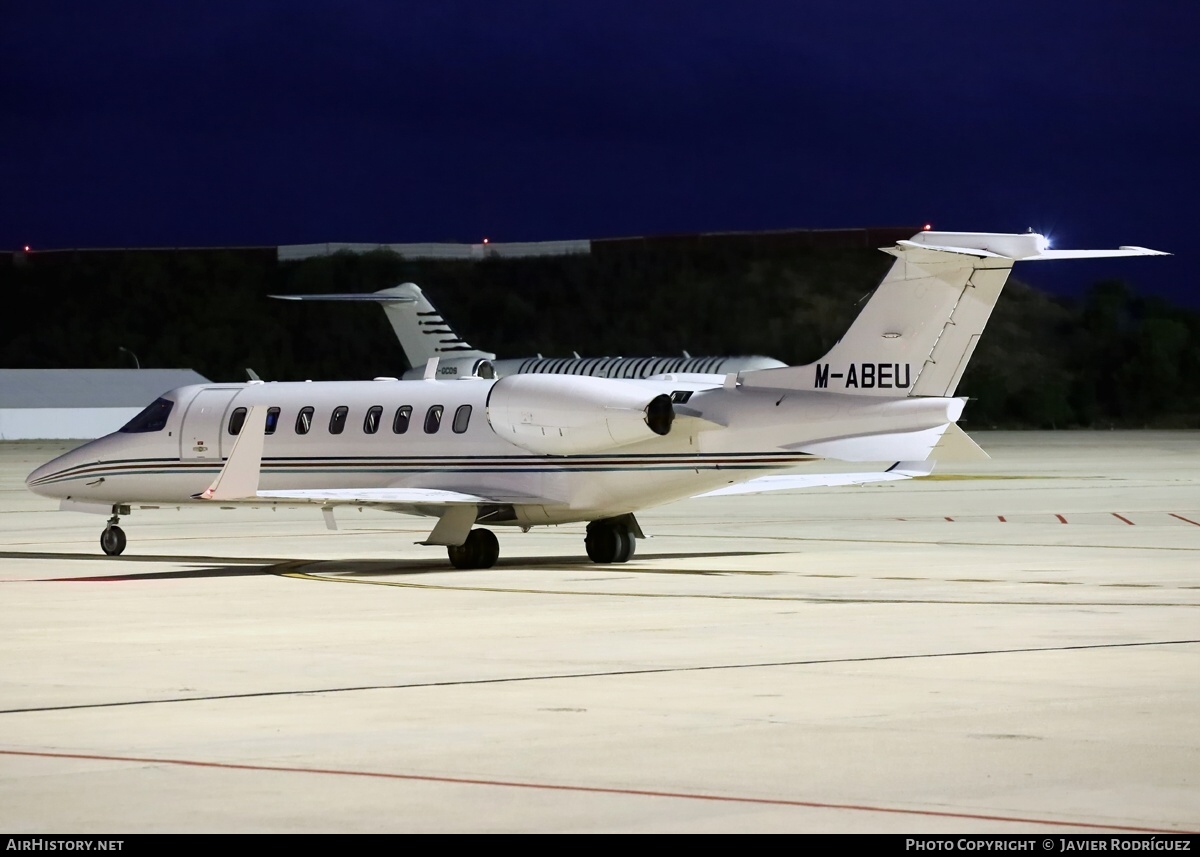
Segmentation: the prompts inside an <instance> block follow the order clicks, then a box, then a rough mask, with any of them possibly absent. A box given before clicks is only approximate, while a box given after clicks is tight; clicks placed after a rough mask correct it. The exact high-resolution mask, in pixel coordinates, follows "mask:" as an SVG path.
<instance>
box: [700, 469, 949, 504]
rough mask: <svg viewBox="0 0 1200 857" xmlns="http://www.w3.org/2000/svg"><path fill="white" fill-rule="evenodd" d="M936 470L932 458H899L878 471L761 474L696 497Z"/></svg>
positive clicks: (818, 485) (899, 476) (885, 479)
mask: <svg viewBox="0 0 1200 857" xmlns="http://www.w3.org/2000/svg"><path fill="white" fill-rule="evenodd" d="M932 472H933V462H932V461H897V462H896V463H895V464H893V465H892V466H891V467H889V468H888V469H887V470H884V471H882V472H878V473H795V474H787V473H785V474H782V475H779V476H760V477H759V478H758V479H751V480H750V481H749V482H742V483H740V484H738V485H730V486H729V487H727V488H718V489H716V490H715V491H708V492H705V493H704V494H697V495H695V496H696V497H728V496H730V495H732V494H762V493H764V492H766V491H788V490H791V489H794V488H828V487H832V486H835V485H865V484H866V483H868V482H895V481H897V480H900V479H912V478H914V477H916V476H928V475H929V474H930V473H932Z"/></svg>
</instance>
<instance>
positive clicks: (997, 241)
mask: <svg viewBox="0 0 1200 857" xmlns="http://www.w3.org/2000/svg"><path fill="white" fill-rule="evenodd" d="M881 249H883V252H885V253H889V254H891V255H892V256H895V257H896V261H895V263H894V264H893V265H892V268H891V270H890V271H888V274H887V276H886V277H884V279H883V282H882V283H880V285H879V288H878V289H876V291H875V293H874V294H873V295H872V296H871V299H870V300H869V301H868V302H867V305H866V306H865V307H863V310H862V312H861V313H860V314H859V316H858V318H856V319H855V320H854V323H853V324H852V325H850V329H849V330H847V331H846V334H845V335H844V336H843V337H842V338H841V339H840V340H839V341H838V342H837V344H836V345H834V346H833V348H832V349H830V351H829V353H828V354H826V355H825V356H824V357H822V358H821V359H820V360H818V361H817V362H815V363H810V364H808V365H806V366H792V367H787V368H784V369H763V370H760V371H757V372H748V373H746V374H745V375H744V376H743V377H742V379H741V380H742V383H743V384H744V385H746V386H750V387H772V388H776V389H786V390H824V391H828V392H836V393H852V394H857V395H863V396H889V397H901V396H952V395H954V391H955V389H956V388H957V387H958V382H959V380H960V379H961V378H962V374H963V372H964V371H965V370H966V368H967V363H968V361H969V360H970V359H971V355H972V353H973V352H974V351H975V346H976V344H977V343H978V342H979V337H980V334H982V333H983V328H984V326H985V325H986V324H987V321H988V318H989V317H990V316H991V314H992V308H993V307H994V306H995V305H996V301H997V300H998V299H999V297H1000V292H1001V290H1002V289H1003V288H1004V283H1005V282H1006V281H1007V280H1008V274H1009V272H1010V271H1011V270H1012V266H1013V263H1015V262H1022V261H1040V260H1050V259H1082V258H1091V257H1099V256H1159V255H1166V254H1164V253H1160V252H1159V251H1157V250H1147V249H1146V248H1144V247H1121V248H1120V249H1118V250H1051V249H1049V242H1048V241H1047V240H1046V238H1045V236H1043V235H1039V234H1037V233H1035V232H1029V233H1024V234H1003V233H988V232H920V233H918V234H916V235H914V236H913V237H912V239H911V240H909V241H901V242H899V243H898V244H897V245H896V246H895V247H885V248H881Z"/></svg>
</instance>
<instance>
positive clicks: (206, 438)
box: [179, 387, 241, 461]
mask: <svg viewBox="0 0 1200 857" xmlns="http://www.w3.org/2000/svg"><path fill="white" fill-rule="evenodd" d="M239 392H241V388H240V387H216V388H209V389H207V390H201V391H200V392H199V393H197V394H196V397H195V398H194V399H192V401H191V402H190V403H189V404H188V409H187V413H186V414H185V415H184V417H183V428H182V430H181V431H180V432H179V458H180V460H181V461H196V460H204V459H210V458H211V459H215V460H217V461H220V459H221V432H222V431H223V430H224V428H225V411H226V410H227V409H228V407H229V403H230V402H232V401H233V397H234V396H236V395H237V394H238V393H239Z"/></svg>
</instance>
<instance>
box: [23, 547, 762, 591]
mask: <svg viewBox="0 0 1200 857" xmlns="http://www.w3.org/2000/svg"><path fill="white" fill-rule="evenodd" d="M773 553H777V551H680V552H674V553H645V554H639V555H638V556H636V557H634V558H633V559H632V560H630V561H629V562H627V563H621V564H600V563H594V562H592V561H591V560H589V559H587V558H586V557H569V556H568V557H564V556H539V557H513V558H510V559H501V560H500V561H499V562H497V563H496V565H495V566H494V567H493V568H490V569H456V568H454V567H453V566H451V565H449V563H448V562H447V561H446V560H445V559H441V558H439V559H437V560H405V559H354V560H339V559H297V558H295V557H291V558H283V557H214V556H165V555H143V556H138V555H135V556H121V557H105V556H99V555H97V554H84V553H54V552H50V551H0V560H3V559H26V560H50V561H55V560H91V561H93V562H104V563H106V570H108V569H111V570H112V571H114V572H115V571H116V570H117V569H118V568H120V567H121V566H122V565H128V564H136V563H148V562H153V563H174V564H179V565H187V566H189V567H188V568H179V569H176V570H172V571H148V572H129V573H110V574H99V575H94V574H93V575H83V576H65V577H22V578H20V579H12V580H10V581H7V582H12V583H15V582H23V583H29V582H68V583H69V582H77V583H78V582H88V583H97V582H100V583H107V582H113V583H115V582H120V581H132V580H186V579H191V578H217V577H253V576H263V575H276V576H278V575H285V574H305V575H314V576H317V575H320V576H330V577H382V576H394V575H414V574H435V573H437V574H463V575H466V574H476V575H477V574H488V573H494V572H497V571H503V570H505V569H516V568H526V569H528V568H533V569H545V570H579V571H587V570H589V569H590V570H595V571H622V572H627V573H635V572H643V573H647V572H648V573H657V572H658V571H659V570H658V569H655V568H653V567H647V566H644V565H642V563H644V562H646V561H648V560H681V559H683V560H687V559H706V558H718V557H747V556H763V555H770V554H773ZM671 571H673V572H678V571H681V569H671ZM693 573H696V574H706V573H721V572H715V571H709V570H706V569H695V570H694V572H693Z"/></svg>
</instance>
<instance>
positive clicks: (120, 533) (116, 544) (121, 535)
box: [100, 524, 125, 556]
mask: <svg viewBox="0 0 1200 857" xmlns="http://www.w3.org/2000/svg"><path fill="white" fill-rule="evenodd" d="M100 549H101V550H102V551H104V552H105V553H106V554H108V555H109V556H119V555H120V554H121V552H122V551H123V550H125V531H124V530H122V529H121V528H120V527H118V526H117V525H116V524H111V525H109V526H107V527H105V528H104V532H102V533H101V534H100Z"/></svg>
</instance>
